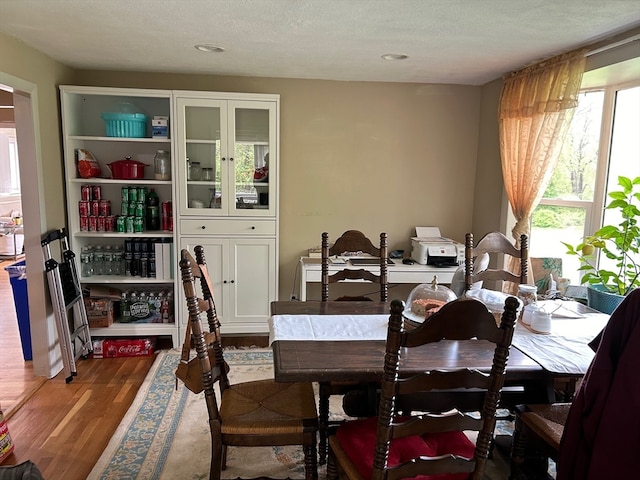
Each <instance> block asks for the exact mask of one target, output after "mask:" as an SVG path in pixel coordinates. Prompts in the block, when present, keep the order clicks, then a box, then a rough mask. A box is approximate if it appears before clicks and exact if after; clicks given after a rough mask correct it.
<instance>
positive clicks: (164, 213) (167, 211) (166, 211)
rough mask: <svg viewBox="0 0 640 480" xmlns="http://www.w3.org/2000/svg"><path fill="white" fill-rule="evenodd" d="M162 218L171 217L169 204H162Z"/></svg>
mask: <svg viewBox="0 0 640 480" xmlns="http://www.w3.org/2000/svg"><path fill="white" fill-rule="evenodd" d="M161 213H162V216H164V217H170V216H171V202H162V210H161Z"/></svg>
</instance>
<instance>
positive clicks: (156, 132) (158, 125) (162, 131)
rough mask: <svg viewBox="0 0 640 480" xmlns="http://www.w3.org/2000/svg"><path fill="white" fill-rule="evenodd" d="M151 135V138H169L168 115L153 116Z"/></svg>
mask: <svg viewBox="0 0 640 480" xmlns="http://www.w3.org/2000/svg"><path fill="white" fill-rule="evenodd" d="M151 136H152V137H153V138H169V117H158V116H156V117H153V119H152V120H151Z"/></svg>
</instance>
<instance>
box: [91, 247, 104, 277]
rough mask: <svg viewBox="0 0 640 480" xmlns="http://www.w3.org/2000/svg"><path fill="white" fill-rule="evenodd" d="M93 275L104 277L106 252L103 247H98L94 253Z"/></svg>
mask: <svg viewBox="0 0 640 480" xmlns="http://www.w3.org/2000/svg"><path fill="white" fill-rule="evenodd" d="M93 273H94V275H104V252H103V250H102V246H101V245H96V247H95V249H94V251H93Z"/></svg>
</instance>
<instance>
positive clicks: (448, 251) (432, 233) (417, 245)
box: [411, 227, 464, 267]
mask: <svg viewBox="0 0 640 480" xmlns="http://www.w3.org/2000/svg"><path fill="white" fill-rule="evenodd" d="M411 258H412V259H413V260H415V261H416V262H418V263H420V264H422V265H433V266H436V267H457V266H458V265H462V264H464V245H463V244H462V243H460V242H456V241H455V240H451V239H450V238H446V237H443V236H441V235H440V229H439V228H438V227H416V236H415V237H411Z"/></svg>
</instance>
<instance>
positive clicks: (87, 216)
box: [78, 185, 116, 232]
mask: <svg viewBox="0 0 640 480" xmlns="http://www.w3.org/2000/svg"><path fill="white" fill-rule="evenodd" d="M78 211H79V213H80V231H83V232H113V231H114V230H115V223H116V221H115V216H113V215H111V201H109V200H106V199H104V198H102V189H101V188H100V185H82V186H81V187H80V201H79V202H78Z"/></svg>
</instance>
